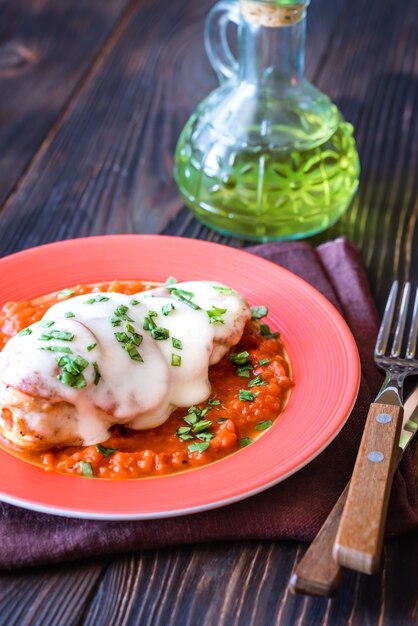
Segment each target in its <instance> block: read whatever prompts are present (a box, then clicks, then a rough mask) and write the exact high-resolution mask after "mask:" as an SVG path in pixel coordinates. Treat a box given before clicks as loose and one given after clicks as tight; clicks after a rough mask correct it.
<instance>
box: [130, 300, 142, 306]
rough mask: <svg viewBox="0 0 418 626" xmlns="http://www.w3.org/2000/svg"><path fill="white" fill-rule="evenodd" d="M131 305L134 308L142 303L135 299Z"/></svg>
mask: <svg viewBox="0 0 418 626" xmlns="http://www.w3.org/2000/svg"><path fill="white" fill-rule="evenodd" d="M130 304H132V306H137V305H138V304H140V302H139V300H135V298H132V299H131V301H130Z"/></svg>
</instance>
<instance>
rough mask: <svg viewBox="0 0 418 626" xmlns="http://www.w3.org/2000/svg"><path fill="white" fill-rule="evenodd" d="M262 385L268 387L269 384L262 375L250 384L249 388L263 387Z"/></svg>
mask: <svg viewBox="0 0 418 626" xmlns="http://www.w3.org/2000/svg"><path fill="white" fill-rule="evenodd" d="M262 385H268V382H267V381H266V380H263V379H262V378H261V376H260V375H258V376H256V377H255V378H253V379H252V380H250V382H249V383H248V386H249V387H261V386H262Z"/></svg>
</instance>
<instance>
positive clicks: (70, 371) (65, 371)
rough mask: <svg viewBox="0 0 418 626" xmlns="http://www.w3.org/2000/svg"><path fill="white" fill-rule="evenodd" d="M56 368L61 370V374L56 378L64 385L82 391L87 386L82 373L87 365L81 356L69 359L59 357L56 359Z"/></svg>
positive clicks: (66, 356)
mask: <svg viewBox="0 0 418 626" xmlns="http://www.w3.org/2000/svg"><path fill="white" fill-rule="evenodd" d="M56 361H57V363H58V367H60V368H61V374H59V376H58V380H60V381H61V382H62V383H63V384H64V385H68V386H69V387H75V388H76V389H82V388H83V387H85V386H86V385H87V382H86V379H85V378H84V375H83V374H82V372H83V371H84V370H85V369H86V367H87V365H88V364H89V362H88V361H86V359H83V357H82V356H76V357H71V356H68V355H65V356H60V357H57V358H56Z"/></svg>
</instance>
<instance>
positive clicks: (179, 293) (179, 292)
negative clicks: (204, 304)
mask: <svg viewBox="0 0 418 626" xmlns="http://www.w3.org/2000/svg"><path fill="white" fill-rule="evenodd" d="M167 289H168V290H169V291H170V293H171V294H172V295H173V296H176V298H178V299H179V300H180V301H181V302H184V303H185V304H188V305H189V306H190V307H191V308H192V309H195V310H196V311H198V310H200V308H201V307H200V306H199V305H198V304H196V303H195V302H192V298H194V293H192V292H191V291H185V290H184V289H178V287H169V286H167Z"/></svg>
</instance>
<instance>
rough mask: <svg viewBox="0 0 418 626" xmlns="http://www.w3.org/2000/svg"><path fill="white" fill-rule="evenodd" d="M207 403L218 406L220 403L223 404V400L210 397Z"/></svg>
mask: <svg viewBox="0 0 418 626" xmlns="http://www.w3.org/2000/svg"><path fill="white" fill-rule="evenodd" d="M206 404H207V405H208V406H218V405H219V404H221V401H220V400H218V399H217V398H209V400H208V401H207V403H206Z"/></svg>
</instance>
